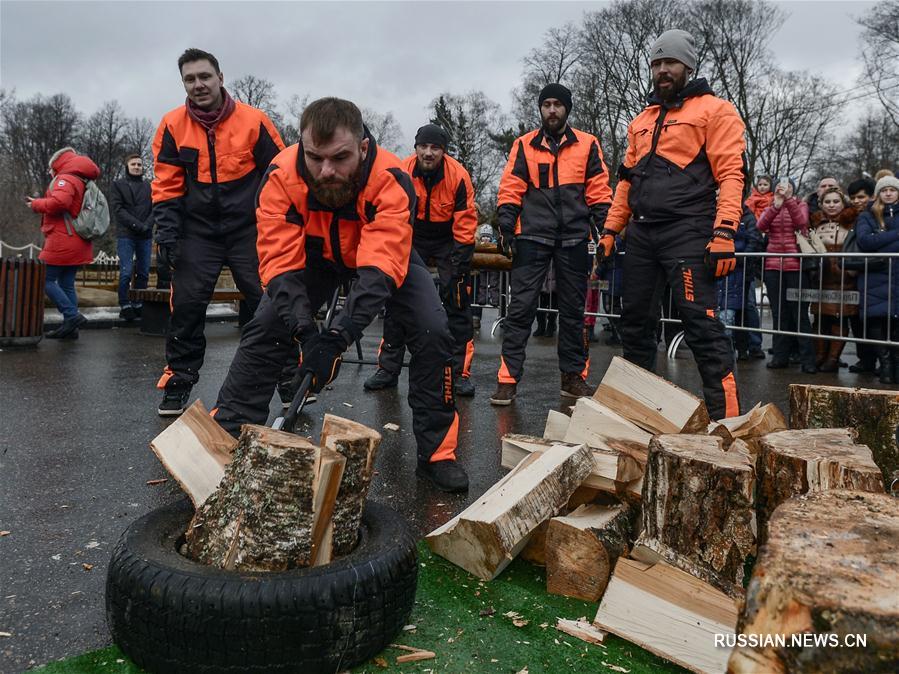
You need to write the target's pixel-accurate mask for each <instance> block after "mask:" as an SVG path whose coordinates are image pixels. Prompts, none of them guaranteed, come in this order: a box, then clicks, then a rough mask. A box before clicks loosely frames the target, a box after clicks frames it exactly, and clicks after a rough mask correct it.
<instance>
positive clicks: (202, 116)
mask: <svg viewBox="0 0 899 674" xmlns="http://www.w3.org/2000/svg"><path fill="white" fill-rule="evenodd" d="M186 105H187V114H188V115H190V118H191V119H192V120H194V121H195V122H197V124H201V125H202V126H203V128H204V129H206V137H207V138H209V142H211V143H213V144H214V143H215V127H216V126H218V125H219V124H220V123H221V122H223V121H224V120H226V119H227V118H228V116H229V115H230V114H231V113H232V112H234V108H235V107H237V106H236V104H235V103H234V99H233V98H231V94H229V93H228V92H227V91H226V90H225V88H224V87H222V107H220V108H219V109H218V110H203V109H202V108H199V107H197V106H196V105H194V103H193V101H191V100H190V99H189V98H188V99H187V103H186Z"/></svg>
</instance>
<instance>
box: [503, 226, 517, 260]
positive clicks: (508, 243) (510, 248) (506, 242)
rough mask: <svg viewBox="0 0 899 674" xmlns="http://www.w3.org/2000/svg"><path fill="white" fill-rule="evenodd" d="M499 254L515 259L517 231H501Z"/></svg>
mask: <svg viewBox="0 0 899 674" xmlns="http://www.w3.org/2000/svg"><path fill="white" fill-rule="evenodd" d="M499 252H500V253H502V254H503V255H505V256H506V257H507V258H509V259H510V260H511V259H512V258H513V257H515V252H516V251H515V231H514V230H512V231H507V230H504V229H502V228H500V230H499Z"/></svg>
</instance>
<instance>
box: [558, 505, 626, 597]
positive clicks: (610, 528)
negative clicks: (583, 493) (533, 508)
mask: <svg viewBox="0 0 899 674" xmlns="http://www.w3.org/2000/svg"><path fill="white" fill-rule="evenodd" d="M632 515H633V511H632V510H631V508H630V507H629V506H627V505H618V506H615V507H607V506H598V505H584V506H581V507H579V508H578V509H576V510H575V511H574V512H572V513H571V514H569V515H566V516H564V517H554V518H552V519H551V520H550V521H549V527H548V529H547V531H546V591H547V592H549V593H550V594H560V595H563V596H565V597H574V598H576V599H583V600H584V601H599V599H600V597H602V593H603V592H605V589H606V585H608V583H609V577H610V576H611V574H612V568H613V567H614V566H615V561H616V560H617V559H618V557H620V556H622V555H626V554H627V552H628V550H629V549H630V544H631V532H632V529H633V517H632Z"/></svg>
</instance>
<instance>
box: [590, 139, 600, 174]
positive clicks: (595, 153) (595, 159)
mask: <svg viewBox="0 0 899 674" xmlns="http://www.w3.org/2000/svg"><path fill="white" fill-rule="evenodd" d="M600 173H602V160H600V158H599V145H597V143H596V141H595V140H594V141H591V142H590V152H589V153H588V154H587V173H586V177H587V178H588V179H589V178H593V177H595V176H598V175H599V174H600Z"/></svg>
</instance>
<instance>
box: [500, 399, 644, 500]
mask: <svg viewBox="0 0 899 674" xmlns="http://www.w3.org/2000/svg"><path fill="white" fill-rule="evenodd" d="M581 400H584V399H583V398H582V399H581ZM593 442H594V443H595V444H594V445H592V446H590V452H591V454H592V457H593V469H592V470H591V472H590V474H589V475H587V478H586V479H585V480H584V484H583V486H584V487H589V488H591V489H597V490H600V491H603V492H606V493H608V494H614V495H616V496H619V497H622V498H627V499H629V500H634V501H636V500H639V499H640V495H641V490H642V487H643V481H642V480H643V467H644V465H645V463H646V458H645V454H644V453H641V452H640V451H638V450H635V449H625V450H617V449H612V448H611V447H609V446H606V445H604V444H603V443H602V442H601V441H600V440H594V441H593ZM553 445H564V446H568V447H575V446H577V444H576V443H560V442H556V441H553V440H546V439H544V438H537V437H534V436H530V435H517V434H514V433H513V434H509V435H504V436H503V440H502V466H503V468H510V469H511V468H514V467H515V466H517V465H518V464H519V462H521V461H522V459H524V458H525V457H526V456H528V455H529V454H530V453H532V452H535V451H543V450H545V449H547V448H549V447H552V446H553ZM597 445H599V446H597Z"/></svg>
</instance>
